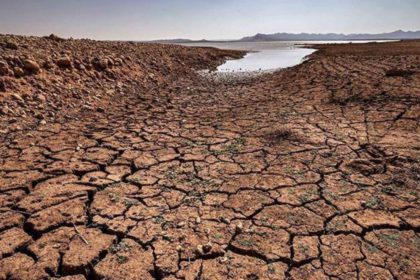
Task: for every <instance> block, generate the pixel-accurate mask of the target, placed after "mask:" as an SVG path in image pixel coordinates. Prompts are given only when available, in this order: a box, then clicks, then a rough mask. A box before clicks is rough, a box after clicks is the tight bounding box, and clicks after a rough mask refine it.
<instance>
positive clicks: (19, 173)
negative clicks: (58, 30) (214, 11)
mask: <svg viewBox="0 0 420 280" xmlns="http://www.w3.org/2000/svg"><path fill="white" fill-rule="evenodd" d="M316 47H317V48H319V49H320V51H319V52H317V53H315V54H314V55H312V56H311V58H310V59H309V60H308V61H306V62H305V63H303V64H301V65H299V66H296V67H294V68H290V69H285V70H282V71H279V72H276V73H274V74H267V75H263V76H258V77H256V78H254V79H249V80H243V79H241V80H236V79H232V80H226V79H223V80H217V79H212V78H211V77H203V76H201V75H198V74H197V72H196V70H200V69H205V68H214V67H215V66H217V65H218V64H220V63H222V62H223V61H224V60H225V59H227V57H240V56H242V55H243V54H242V53H240V52H231V51H220V50H215V49H209V48H196V49H194V48H185V47H179V46H164V45H149V44H137V43H117V42H94V41H88V40H62V39H60V38H57V37H55V36H51V37H48V38H34V37H16V36H0V51H1V52H0V75H1V76H0V86H1V85H2V87H3V88H2V87H0V91H2V92H0V104H1V106H2V107H1V110H2V111H1V115H0V118H1V119H0V120H1V122H0V129H1V136H0V137H1V141H2V142H1V145H0V192H1V193H0V279H58V278H61V279H74V280H76V279H168V280H169V279H170V280H175V279H187V280H195V279H202V280H215V279H220V280H223V279H238V280H239V279H244V280H256V279H259V280H263V279H270V280H275V279H296V280H298V279H419V278H420V237H419V228H420V208H419V207H420V204H419V183H418V182H419V179H420V167H419V162H420V145H419V143H420V141H419V140H420V133H419V117H420V42H416V41H412V42H396V43H386V44H366V45H354V44H353V45H351V44H349V45H340V46H336V45H331V46H316ZM27 60H30V61H32V62H35V64H36V65H38V68H37V67H36V65H34V64H32V65H31V63H29V62H28V61H27ZM2 62H3V64H2ZM2 67H3V68H2ZM17 68H20V69H21V70H22V71H20V70H19V69H17ZM1 69H3V70H4V69H6V70H4V71H3V72H1V71H2V70H1Z"/></svg>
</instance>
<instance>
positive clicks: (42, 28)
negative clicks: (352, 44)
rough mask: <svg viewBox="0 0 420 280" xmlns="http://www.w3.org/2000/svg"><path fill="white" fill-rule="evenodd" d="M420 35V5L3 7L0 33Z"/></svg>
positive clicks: (171, 0) (408, 1)
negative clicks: (418, 32)
mask: <svg viewBox="0 0 420 280" xmlns="http://www.w3.org/2000/svg"><path fill="white" fill-rule="evenodd" d="M397 29H403V30H420V0H287V1H286V0H0V33H13V34H23V35H48V34H51V33H55V34H57V35H60V36H63V37H74V38H81V37H83V38H94V39H107V40H108V39H115V40H117V39H118V40H120V39H122V40H149V39H163V38H191V39H202V38H206V39H235V38H240V37H243V36H247V35H253V34H255V33H258V32H260V33H275V32H296V33H298V32H313V33H327V32H337V33H362V32H363V33H365V32H366V33H379V32H388V31H394V30H397Z"/></svg>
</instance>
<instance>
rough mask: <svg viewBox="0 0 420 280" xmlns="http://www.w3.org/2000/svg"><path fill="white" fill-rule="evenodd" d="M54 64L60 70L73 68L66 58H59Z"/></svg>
mask: <svg viewBox="0 0 420 280" xmlns="http://www.w3.org/2000/svg"><path fill="white" fill-rule="evenodd" d="M56 64H57V65H58V67H60V68H67V69H71V68H73V65H72V62H71V60H70V58H69V57H68V56H63V57H60V58H59V59H57V61H56Z"/></svg>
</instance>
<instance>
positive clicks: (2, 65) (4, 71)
mask: <svg viewBox="0 0 420 280" xmlns="http://www.w3.org/2000/svg"><path fill="white" fill-rule="evenodd" d="M9 73H10V69H9V65H7V63H6V62H3V61H0V76H6V75H9Z"/></svg>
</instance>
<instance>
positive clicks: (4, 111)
mask: <svg viewBox="0 0 420 280" xmlns="http://www.w3.org/2000/svg"><path fill="white" fill-rule="evenodd" d="M1 113H2V114H3V115H7V114H8V113H9V107H7V106H4V107H3V108H1Z"/></svg>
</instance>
